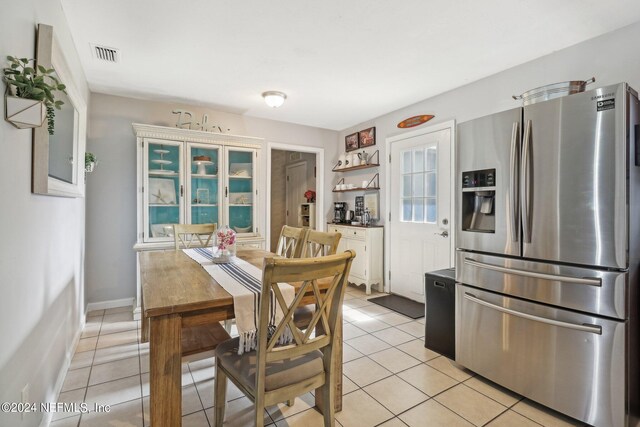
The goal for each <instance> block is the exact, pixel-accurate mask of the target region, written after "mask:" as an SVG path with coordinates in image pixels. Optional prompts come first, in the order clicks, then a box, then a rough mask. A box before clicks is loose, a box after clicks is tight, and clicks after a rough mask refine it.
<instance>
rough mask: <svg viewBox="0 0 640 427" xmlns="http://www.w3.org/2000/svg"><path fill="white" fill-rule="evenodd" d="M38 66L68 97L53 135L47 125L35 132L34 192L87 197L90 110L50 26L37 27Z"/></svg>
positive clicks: (59, 96)
mask: <svg viewBox="0 0 640 427" xmlns="http://www.w3.org/2000/svg"><path fill="white" fill-rule="evenodd" d="M36 65H42V66H44V67H46V68H53V69H54V70H55V74H56V76H57V78H58V79H59V80H60V82H61V83H63V84H64V85H66V87H67V88H66V91H67V94H66V95H65V94H64V93H62V92H57V93H56V99H59V100H61V101H63V102H64V104H63V105H62V107H61V109H60V110H58V109H56V110H55V119H54V122H55V123H54V128H53V135H50V134H49V130H48V128H47V126H46V124H45V125H43V126H41V127H38V128H35V129H34V130H33V161H32V184H31V191H32V192H33V193H36V194H44V195H50V196H64V197H84V152H85V147H86V139H87V106H86V104H85V102H84V100H83V98H82V96H81V95H80V92H79V91H78V89H77V86H76V85H75V82H74V81H73V77H72V74H71V72H70V70H69V66H68V65H67V61H66V60H65V57H64V54H63V52H62V49H61V48H60V44H59V43H58V42H57V40H56V38H55V37H54V34H53V27H51V26H50V25H44V24H38V32H37V36H36Z"/></svg>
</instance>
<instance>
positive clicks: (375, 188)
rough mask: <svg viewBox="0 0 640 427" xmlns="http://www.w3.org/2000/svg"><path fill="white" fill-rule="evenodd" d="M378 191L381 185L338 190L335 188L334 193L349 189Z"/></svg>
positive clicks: (344, 191) (349, 189) (348, 189)
mask: <svg viewBox="0 0 640 427" xmlns="http://www.w3.org/2000/svg"><path fill="white" fill-rule="evenodd" d="M370 190H371V191H377V190H380V187H358V188H347V189H344V190H336V189H333V192H334V193H346V192H347V191H370Z"/></svg>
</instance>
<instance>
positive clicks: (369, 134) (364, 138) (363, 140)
mask: <svg viewBox="0 0 640 427" xmlns="http://www.w3.org/2000/svg"><path fill="white" fill-rule="evenodd" d="M372 145H376V127H375V126H373V127H370V128H368V129H365V130H361V131H360V132H358V146H359V147H360V148H364V147H371V146H372Z"/></svg>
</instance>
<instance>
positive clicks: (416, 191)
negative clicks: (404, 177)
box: [412, 173, 424, 197]
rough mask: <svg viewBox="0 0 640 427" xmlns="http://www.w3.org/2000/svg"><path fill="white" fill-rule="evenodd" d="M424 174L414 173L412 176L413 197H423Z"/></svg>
mask: <svg viewBox="0 0 640 427" xmlns="http://www.w3.org/2000/svg"><path fill="white" fill-rule="evenodd" d="M423 176H424V174H423V173H414V174H413V194H412V196H413V197H423V196H424V178H423Z"/></svg>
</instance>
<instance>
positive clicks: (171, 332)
mask: <svg viewBox="0 0 640 427" xmlns="http://www.w3.org/2000/svg"><path fill="white" fill-rule="evenodd" d="M181 320H182V319H181V318H180V316H179V315H177V314H171V315H167V316H158V317H152V318H151V319H150V328H151V336H150V342H149V352H150V361H149V363H150V374H149V376H150V383H151V388H150V400H151V425H152V426H153V427H164V426H167V427H178V426H180V425H181V423H182V387H181V385H182V384H181V381H182V375H181V372H182V366H181V363H182V358H181V351H180V344H181V341H180V340H181V331H182V322H181Z"/></svg>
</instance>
